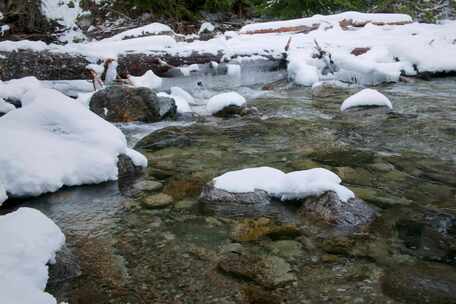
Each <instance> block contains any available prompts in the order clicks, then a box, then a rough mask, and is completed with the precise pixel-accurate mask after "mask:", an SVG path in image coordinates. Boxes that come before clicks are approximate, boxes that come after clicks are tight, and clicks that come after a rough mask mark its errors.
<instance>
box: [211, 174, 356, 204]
mask: <svg viewBox="0 0 456 304" xmlns="http://www.w3.org/2000/svg"><path fill="white" fill-rule="evenodd" d="M341 182H342V180H341V179H340V178H339V176H337V175H336V174H335V173H333V172H331V171H329V170H326V169H323V168H315V169H310V170H304V171H296V172H290V173H288V174H286V173H284V172H282V171H280V170H277V169H274V168H270V167H259V168H249V169H243V170H238V171H232V172H228V173H225V174H223V175H222V176H219V177H216V178H214V179H213V180H212V182H211V183H210V184H209V185H212V187H213V188H214V189H219V190H223V191H227V192H230V193H244V194H245V193H251V192H255V191H256V190H261V191H265V192H266V193H268V195H269V196H270V197H271V198H275V199H279V200H281V201H287V200H300V199H305V198H307V197H310V196H319V195H322V194H324V193H325V192H328V191H333V192H335V193H337V195H338V196H339V197H340V199H341V200H342V201H344V202H347V201H348V200H349V199H351V198H354V197H355V195H354V194H353V192H351V191H350V190H349V189H348V188H346V187H344V186H342V185H340V183H341Z"/></svg>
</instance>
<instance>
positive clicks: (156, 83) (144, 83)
mask: <svg viewBox="0 0 456 304" xmlns="http://www.w3.org/2000/svg"><path fill="white" fill-rule="evenodd" d="M128 79H129V80H130V81H131V83H132V84H133V85H134V86H135V87H146V88H149V89H153V90H154V89H158V88H160V87H161V85H162V81H163V80H162V79H161V78H160V77H158V76H157V75H155V73H154V72H153V71H151V70H149V71H147V72H146V73H144V75H142V76H139V77H136V76H131V75H130V76H128Z"/></svg>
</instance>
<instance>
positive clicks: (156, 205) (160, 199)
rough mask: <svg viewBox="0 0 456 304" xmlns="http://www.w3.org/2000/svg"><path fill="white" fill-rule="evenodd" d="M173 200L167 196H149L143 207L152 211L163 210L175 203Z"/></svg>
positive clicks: (161, 194) (162, 194)
mask: <svg viewBox="0 0 456 304" xmlns="http://www.w3.org/2000/svg"><path fill="white" fill-rule="evenodd" d="M173 201H174V200H173V198H172V197H171V196H169V195H167V194H164V193H160V194H155V195H151V196H147V197H146V198H145V199H144V201H143V205H144V206H145V207H146V208H150V209H161V208H166V207H168V206H169V205H171V204H172V203H173Z"/></svg>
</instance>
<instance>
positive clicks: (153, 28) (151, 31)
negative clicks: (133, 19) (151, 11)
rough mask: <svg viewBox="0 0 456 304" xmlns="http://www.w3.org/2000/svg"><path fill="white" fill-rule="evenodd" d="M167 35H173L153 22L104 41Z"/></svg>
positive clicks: (160, 24)
mask: <svg viewBox="0 0 456 304" xmlns="http://www.w3.org/2000/svg"><path fill="white" fill-rule="evenodd" d="M167 33H173V30H172V29H171V28H170V27H169V26H167V25H165V24H162V23H157V22H154V23H151V24H148V25H145V26H141V27H138V28H134V29H131V30H128V31H124V32H121V33H119V34H117V35H114V36H112V37H111V38H106V39H105V40H112V41H119V40H124V39H131V38H137V37H142V36H148V35H162V34H167Z"/></svg>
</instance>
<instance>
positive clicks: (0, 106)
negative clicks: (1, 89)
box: [0, 98, 16, 114]
mask: <svg viewBox="0 0 456 304" xmlns="http://www.w3.org/2000/svg"><path fill="white" fill-rule="evenodd" d="M13 110H16V107H15V106H13V105H12V104H10V103H8V102H6V101H5V100H3V98H0V114H6V113H8V112H11V111H13Z"/></svg>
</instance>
